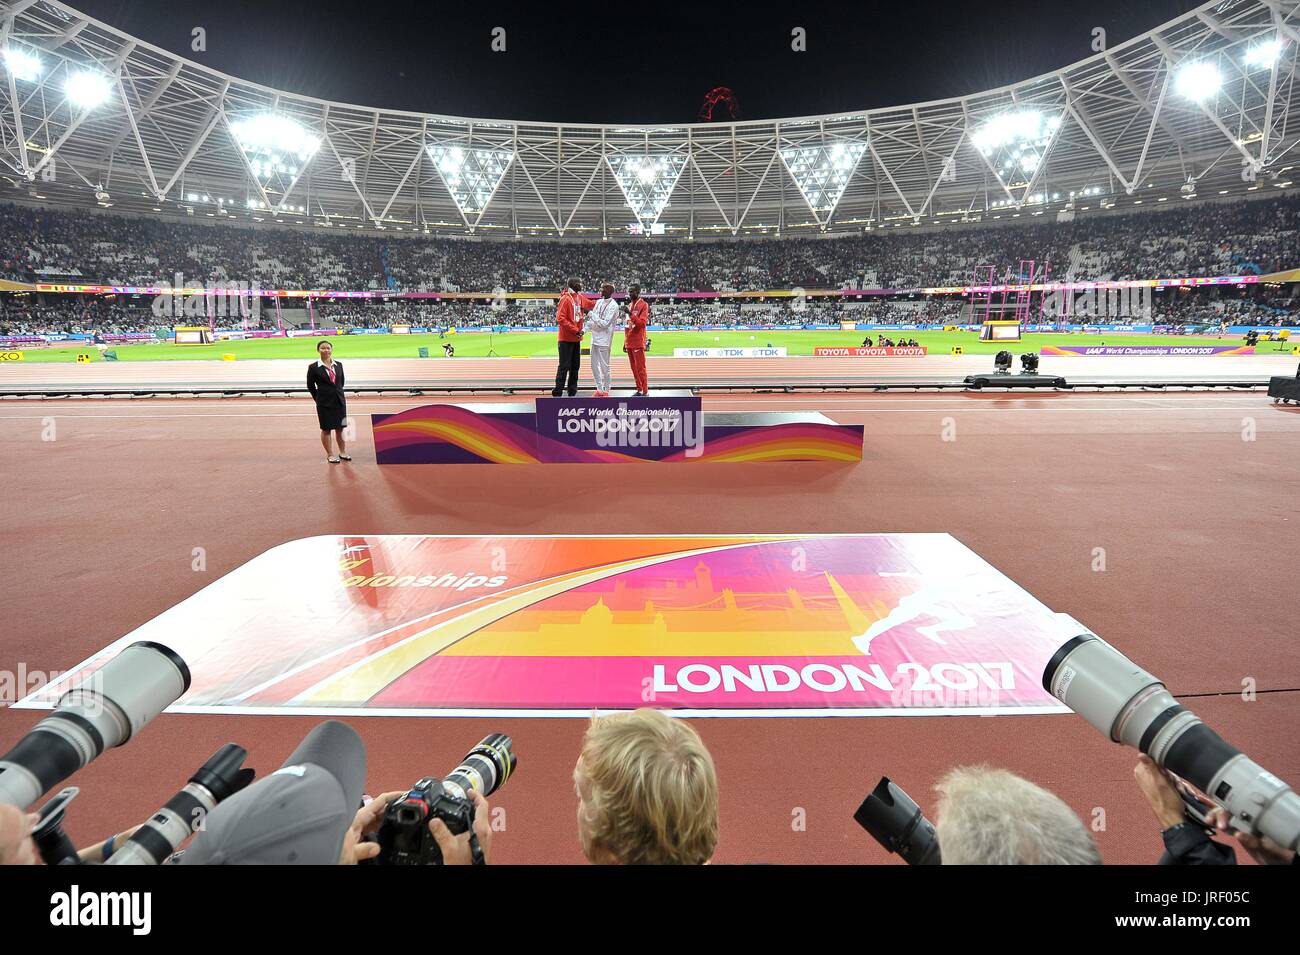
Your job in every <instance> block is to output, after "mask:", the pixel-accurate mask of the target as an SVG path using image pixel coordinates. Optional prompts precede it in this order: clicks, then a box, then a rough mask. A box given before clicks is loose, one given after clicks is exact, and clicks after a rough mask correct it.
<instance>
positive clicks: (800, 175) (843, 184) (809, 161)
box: [781, 139, 867, 212]
mask: <svg viewBox="0 0 1300 955" xmlns="http://www.w3.org/2000/svg"><path fill="white" fill-rule="evenodd" d="M866 151H867V144H866V143H865V142H862V141H861V140H856V139H855V140H838V141H834V142H829V143H826V144H825V145H822V146H791V147H786V148H784V149H782V150H781V161H782V162H784V163H785V168H786V169H788V170H789V171H790V178H792V179H793V180H794V184H795V185H796V186H798V187H799V191H800V192H802V193H803V197H804V199H806V200H807V201H808V207H809V208H810V209H812V210H813V212H831V211H833V210H834V209H835V207H836V205H838V204H839V201H840V196H842V195H844V190H845V189H846V188H847V187H848V184H849V180H850V179H852V178H853V171H854V170H855V169H857V168H858V161H859V160H860V159H861V158H862V154H863V153H865V152H866Z"/></svg>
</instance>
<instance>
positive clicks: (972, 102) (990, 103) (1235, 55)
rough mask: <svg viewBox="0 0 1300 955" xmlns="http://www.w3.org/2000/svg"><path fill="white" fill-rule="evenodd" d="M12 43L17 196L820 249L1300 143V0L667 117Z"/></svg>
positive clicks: (3, 22)
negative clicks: (971, 79) (767, 110)
mask: <svg viewBox="0 0 1300 955" xmlns="http://www.w3.org/2000/svg"><path fill="white" fill-rule="evenodd" d="M0 50H3V62H0V165H3V167H4V169H3V175H4V176H5V178H7V179H8V180H9V185H5V184H4V183H3V181H2V180H0V198H4V197H6V196H9V197H13V198H18V199H28V198H29V197H34V198H37V199H40V200H43V201H48V202H52V203H68V204H76V205H82V206H91V203H92V202H95V203H98V205H99V206H102V207H109V206H114V207H117V209H118V210H119V211H131V212H139V213H143V214H146V215H147V214H150V213H151V212H164V213H169V214H186V213H188V214H193V215H200V216H212V217H214V218H215V217H220V218H227V217H235V218H238V219H241V220H242V219H255V220H258V221H271V220H272V219H278V220H279V221H281V222H298V223H303V224H307V225H315V226H326V225H328V226H330V227H340V228H363V229H376V228H379V229H393V230H401V231H403V232H408V233H409V232H418V233H425V232H429V233H437V234H471V233H472V234H476V235H479V236H504V237H510V236H516V235H541V236H557V237H559V236H562V237H567V238H588V239H591V238H603V237H616V236H626V235H628V234H629V232H631V231H634V230H633V229H632V228H631V227H635V231H639V232H643V233H647V234H649V233H652V232H653V233H654V234H663V235H665V236H668V237H692V238H709V237H715V236H716V237H727V236H732V235H758V234H769V235H770V234H773V233H780V234H783V235H818V234H822V233H845V232H855V231H861V230H863V229H865V228H880V227H882V226H890V225H895V224H904V225H906V224H913V223H915V224H925V225H930V224H934V223H937V222H945V221H953V220H961V221H970V220H973V219H986V218H989V217H994V216H997V217H1001V215H1002V214H1003V213H1006V214H1007V215H1011V216H1014V215H1018V214H1033V213H1035V212H1040V213H1041V212H1046V213H1056V212H1058V211H1060V210H1062V209H1069V208H1073V207H1074V204H1076V203H1085V204H1094V205H1098V206H1105V205H1107V204H1108V203H1110V202H1114V201H1119V202H1129V201H1134V200H1135V199H1136V198H1140V197H1142V196H1143V195H1150V196H1152V198H1155V197H1156V196H1160V197H1162V198H1174V199H1183V198H1188V197H1190V196H1193V195H1196V194H1199V195H1201V196H1205V195H1207V194H1208V193H1209V192H1210V190H1211V189H1213V190H1214V191H1215V192H1221V191H1224V190H1226V191H1229V192H1232V193H1237V192H1244V191H1245V190H1247V189H1251V188H1252V187H1254V188H1259V187H1260V186H1265V185H1275V186H1287V185H1290V182H1289V180H1288V179H1287V176H1286V173H1287V172H1288V171H1289V169H1290V165H1289V164H1290V163H1293V162H1295V161H1296V148H1295V147H1296V145H1297V143H1298V142H1300V123H1292V122H1291V121H1290V118H1291V110H1292V108H1294V107H1295V105H1296V103H1297V98H1298V97H1300V90H1297V88H1296V83H1295V79H1296V75H1295V74H1296V62H1297V53H1298V52H1300V0H1223V2H1216V3H1207V4H1205V5H1204V6H1201V7H1199V8H1198V9H1196V10H1194V11H1192V12H1191V13H1188V14H1186V15H1185V16H1182V17H1180V18H1178V19H1176V20H1172V21H1170V22H1169V23H1166V24H1164V25H1163V26H1161V27H1159V28H1157V29H1155V30H1152V31H1151V32H1149V33H1147V34H1144V35H1142V36H1140V37H1137V38H1135V39H1132V40H1129V41H1127V42H1125V43H1122V44H1118V45H1116V46H1114V47H1113V48H1111V49H1109V50H1107V51H1105V52H1101V53H1098V54H1096V55H1095V56H1092V57H1090V58H1089V59H1086V60H1083V61H1080V62H1078V63H1075V64H1073V65H1071V66H1068V67H1065V68H1064V69H1061V70H1057V71H1056V72H1053V73H1049V74H1045V75H1043V76H1038V77H1034V78H1032V79H1027V80H1024V81H1023V82H1020V83H1016V84H1013V85H1011V86H1006V87H1003V88H1000V89H995V90H987V91H984V92H979V93H973V94H971V95H968V96H962V97H958V98H954V99H947V100H938V101H934V102H929V103H915V104H909V105H905V106H896V107H887V108H882V109H873V110H868V111H865V112H860V113H848V114H840V115H827V116H810V117H799V118H792V119H780V120H759V121H742V122H727V123H695V124H682V125H678V126H653V127H642V126H618V125H590V124H575V123H544V122H531V121H509V120H487V119H469V118H464V117H452V116H436V115H430V114H420V113H411V112H402V111H396V110H385V109H377V108H371V107H363V106H355V105H349V104H344V103H335V102H328V101H325V100H319V99H313V98H311V97H307V96H300V95H297V94H292V93H287V92H281V91H277V90H274V89H270V88H267V87H265V86H260V85H258V84H255V83H250V82H246V81H244V80H241V79H238V78H236V77H232V76H227V75H225V74H222V73H219V72H217V71H215V70H211V69H209V68H207V67H205V66H202V65H200V64H197V63H194V62H192V61H190V60H187V59H184V58H182V57H180V56H177V55H174V54H172V53H168V52H166V51H164V50H161V49H159V48H158V47H155V46H152V45H150V44H147V43H144V42H142V41H139V40H136V39H134V38H132V37H130V36H128V35H127V34H125V33H122V32H121V31H119V30H116V29H114V28H113V27H110V26H108V25H106V24H104V23H100V22H98V21H96V20H92V19H90V18H88V17H86V16H84V15H82V14H81V13H79V12H77V11H76V10H75V9H73V8H72V7H69V6H66V5H64V4H62V3H58V2H53V0H8V2H3V3H0ZM556 112H557V113H562V112H563V105H562V104H557V105H556ZM92 208H93V206H92Z"/></svg>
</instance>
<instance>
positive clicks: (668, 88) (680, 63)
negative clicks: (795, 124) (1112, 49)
mask: <svg viewBox="0 0 1300 955" xmlns="http://www.w3.org/2000/svg"><path fill="white" fill-rule="evenodd" d="M73 5H74V6H76V7H78V8H79V9H81V10H82V11H84V12H85V13H86V14H88V15H89V16H92V17H95V18H96V19H99V20H103V21H105V22H107V23H109V24H111V25H113V26H115V27H117V28H119V29H121V30H124V31H125V32H127V33H130V34H133V35H135V36H137V37H139V38H141V39H143V40H146V41H148V42H150V43H153V44H155V45H157V46H160V47H162V48H164V49H166V50H170V51H172V52H175V53H178V54H181V55H183V56H186V57H188V58H190V59H193V60H196V61H198V62H200V63H203V64H205V65H207V66H211V67H213V68H214V69H218V70H221V71H223V72H226V73H230V74H233V75H235V76H238V77H241V78H244V79H248V80H252V81H254V82H258V83H263V84H266V85H268V86H272V87H276V88H278V89H283V90H289V91H292V92H297V93H303V94H307V95H312V96H319V97H322V98H324V99H330V100H340V101H343V102H350V103H358V104H361V105H365V106H381V107H387V108H392V109H407V110H416V111H420V112H432V113H444V114H452V115H460V116H473V117H480V118H495V119H531V120H544V121H557V122H591V123H622V122H626V123H637V124H640V123H681V122H690V121H693V120H695V119H696V115H697V113H698V111H699V108H700V103H701V101H702V100H703V98H704V94H705V92H707V91H708V90H709V89H711V88H713V87H715V86H720V85H721V86H729V87H731V88H732V89H733V90H734V91H735V93H736V95H737V97H738V99H739V101H740V108H741V118H743V119H771V118H778V117H783V116H798V115H806V114H820V113H829V112H840V111H852V110H859V109H865V108H871V107H877V106H892V105H898V104H903V103H910V102H921V101H925V100H930V99H941V98H944V97H949V96H957V95H961V94H965V93H973V92H977V91H979V90H982V89H988V88H990V87H995V86H1001V85H1004V84H1007V83H1011V82H1015V81H1017V80H1021V79H1025V78H1027V77H1030V76H1034V75H1037V74H1039V73H1043V72H1046V71H1048V70H1051V69H1055V68H1058V67H1061V66H1065V65H1067V64H1069V63H1072V62H1074V61H1076V60H1080V59H1083V58H1085V57H1088V56H1091V55H1092V54H1093V52H1094V51H1093V49H1092V42H1093V32H1092V31H1093V29H1094V28H1095V27H1102V28H1104V29H1105V30H1106V39H1107V42H1108V45H1109V46H1115V45H1118V44H1119V43H1121V42H1123V41H1124V40H1127V39H1130V38H1132V37H1133V36H1135V35H1137V34H1139V33H1142V32H1144V31H1146V30H1149V29H1150V28H1152V27H1154V26H1157V25H1159V24H1161V23H1164V22H1165V21H1167V20H1169V19H1172V18H1174V17H1176V16H1178V15H1180V14H1182V13H1184V12H1186V11H1188V10H1190V9H1193V8H1194V7H1195V6H1196V5H1197V4H1194V3H1190V2H1172V0H1142V2H1140V3H1139V2H1135V0H1087V2H1081V3H1065V2H1060V0H1057V2H1055V3H1047V4H1045V3H1042V2H1041V0H1038V2H1028V0H1007V2H1001V3H996V4H995V3H988V4H984V3H971V4H962V5H958V4H935V3H929V2H924V0H913V2H905V3H874V2H861V3H840V4H825V3H794V2H792V3H789V4H782V5H775V4H773V5H770V6H763V5H761V4H755V3H748V4H744V3H737V4H722V3H715V4H705V3H699V2H696V3H670V2H666V0H665V2H656V0H641V2H637V0H632V2H624V3H606V4H604V5H601V6H594V5H593V6H588V5H582V4H545V3H540V2H537V0H534V2H531V3H500V2H492V3H488V2H457V3H446V2H426V3H414V2H382V0H378V2H374V3H370V4H358V3H356V2H355V0H350V2H347V3H341V2H335V0H303V2H299V3H288V2H284V0H280V2H278V3H275V4H269V3H267V2H266V0H186V2H184V3H179V2H176V0H79V2H78V0H74V3H73ZM359 11H366V12H365V14H364V15H363V14H362V13H361V12H359ZM196 26H201V27H203V28H205V29H206V31H207V50H206V52H194V51H192V50H191V48H190V47H191V30H192V29H193V28H194V27H196ZM796 26H799V27H804V28H805V29H806V30H807V47H808V49H807V52H803V53H796V52H793V51H792V50H791V49H790V44H791V30H792V29H793V28H794V27H796ZM494 27H503V28H504V29H505V31H506V46H507V49H506V52H504V53H494V52H492V50H491V48H490V44H491V40H492V30H493V28H494ZM720 115H721V114H720ZM715 118H716V117H715ZM721 118H725V116H721Z"/></svg>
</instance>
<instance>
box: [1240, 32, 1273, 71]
mask: <svg viewBox="0 0 1300 955" xmlns="http://www.w3.org/2000/svg"><path fill="white" fill-rule="evenodd" d="M1281 55H1282V41H1281V40H1279V39H1277V38H1276V37H1274V38H1273V39H1272V40H1264V41H1262V42H1260V43H1256V44H1255V45H1254V46H1252V47H1251V48H1250V49H1248V50H1247V51H1246V58H1245V62H1246V65H1247V66H1254V67H1265V66H1272V65H1273V63H1274V62H1275V61H1276V60H1277V58H1278V57H1279V56H1281Z"/></svg>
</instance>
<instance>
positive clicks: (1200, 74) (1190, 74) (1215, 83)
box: [1174, 60, 1223, 102]
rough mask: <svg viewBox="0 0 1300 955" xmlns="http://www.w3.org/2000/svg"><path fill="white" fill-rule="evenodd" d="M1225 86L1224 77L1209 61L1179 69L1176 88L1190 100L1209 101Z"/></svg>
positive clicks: (1175, 82)
mask: <svg viewBox="0 0 1300 955" xmlns="http://www.w3.org/2000/svg"><path fill="white" fill-rule="evenodd" d="M1222 85H1223V75H1222V74H1221V73H1220V72H1219V68H1218V67H1217V66H1215V65H1214V64H1213V63H1212V62H1210V61H1209V60H1195V61H1193V62H1191V63H1186V64H1184V65H1183V66H1181V67H1179V69H1178V73H1177V75H1176V76H1175V77H1174V87H1175V89H1177V90H1178V92H1179V93H1180V94H1181V95H1183V96H1185V97H1187V98H1188V99H1190V100H1195V101H1197V102H1199V101H1200V100H1203V99H1208V98H1209V97H1211V96H1213V95H1214V94H1215V93H1217V92H1218V91H1219V87H1221V86H1222Z"/></svg>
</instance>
